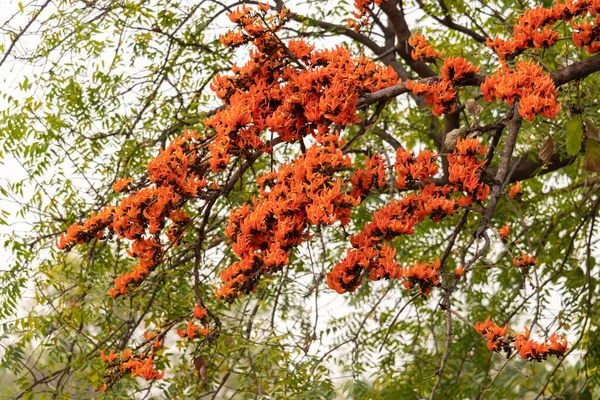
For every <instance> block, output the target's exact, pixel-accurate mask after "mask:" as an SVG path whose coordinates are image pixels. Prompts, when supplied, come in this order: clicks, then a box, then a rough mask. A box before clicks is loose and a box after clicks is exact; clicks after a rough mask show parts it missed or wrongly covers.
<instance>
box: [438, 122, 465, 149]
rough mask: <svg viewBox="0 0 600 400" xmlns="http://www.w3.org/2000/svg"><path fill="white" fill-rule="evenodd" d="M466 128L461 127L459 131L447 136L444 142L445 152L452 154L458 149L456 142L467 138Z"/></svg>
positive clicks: (451, 132)
mask: <svg viewBox="0 0 600 400" xmlns="http://www.w3.org/2000/svg"><path fill="white" fill-rule="evenodd" d="M466 130H467V128H466V127H464V126H463V127H461V128H458V129H453V130H451V131H450V132H448V133H447V134H446V139H445V140H444V150H445V151H447V152H450V151H452V150H454V149H455V148H456V141H457V140H458V138H459V137H464V136H465V131H466Z"/></svg>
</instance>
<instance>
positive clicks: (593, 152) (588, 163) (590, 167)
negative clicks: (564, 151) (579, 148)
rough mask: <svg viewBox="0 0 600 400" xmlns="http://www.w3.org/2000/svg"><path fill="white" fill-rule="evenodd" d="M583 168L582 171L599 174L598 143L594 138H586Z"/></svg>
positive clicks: (599, 153)
mask: <svg viewBox="0 0 600 400" xmlns="http://www.w3.org/2000/svg"><path fill="white" fill-rule="evenodd" d="M583 169H584V171H588V172H596V173H598V174H600V143H598V142H597V141H596V140H594V139H586V141H585V158H584V159H583Z"/></svg>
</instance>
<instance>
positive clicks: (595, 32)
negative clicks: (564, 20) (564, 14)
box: [571, 11, 600, 54]
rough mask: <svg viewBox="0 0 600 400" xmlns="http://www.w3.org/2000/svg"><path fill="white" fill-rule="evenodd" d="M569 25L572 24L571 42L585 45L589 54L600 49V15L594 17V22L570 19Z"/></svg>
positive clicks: (580, 46) (581, 45)
mask: <svg viewBox="0 0 600 400" xmlns="http://www.w3.org/2000/svg"><path fill="white" fill-rule="evenodd" d="M596 12H597V11H596ZM571 25H572V26H573V43H575V45H576V46H577V47H579V48H582V47H583V46H586V50H587V52H588V53H589V54H594V53H597V52H598V50H600V15H599V16H596V17H595V18H594V23H591V22H589V21H586V22H580V23H576V22H575V21H571Z"/></svg>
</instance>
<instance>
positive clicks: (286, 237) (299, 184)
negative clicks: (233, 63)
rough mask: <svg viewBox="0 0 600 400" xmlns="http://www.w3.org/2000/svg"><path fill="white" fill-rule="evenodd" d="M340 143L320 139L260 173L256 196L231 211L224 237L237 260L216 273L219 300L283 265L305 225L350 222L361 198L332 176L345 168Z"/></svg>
mask: <svg viewBox="0 0 600 400" xmlns="http://www.w3.org/2000/svg"><path fill="white" fill-rule="evenodd" d="M341 145H342V142H341V141H339V140H338V136H337V135H334V134H331V135H329V136H326V137H324V138H323V141H322V142H321V143H319V142H317V143H315V144H314V145H313V146H311V147H310V148H309V149H308V150H307V151H306V153H305V154H303V155H301V156H299V157H297V158H296V159H294V160H293V161H292V163H291V164H289V165H288V164H284V165H283V166H281V168H279V169H278V170H275V171H273V172H267V173H265V174H263V175H262V176H261V177H260V178H259V179H258V185H259V186H260V187H261V190H260V196H259V197H255V198H254V200H253V204H252V205H250V204H248V203H246V204H244V205H243V206H242V207H240V208H238V209H236V210H232V211H231V215H230V217H229V225H228V226H227V229H226V230H225V234H226V235H227V237H228V238H229V239H231V240H232V241H233V242H234V243H233V246H232V248H233V251H234V253H235V254H236V255H237V256H238V257H240V261H238V262H236V263H234V264H233V265H231V266H230V267H228V268H227V269H226V270H225V271H223V272H222V273H221V280H222V281H223V285H222V286H221V287H220V288H219V289H217V290H216V294H217V296H218V297H220V298H223V299H226V300H228V301H232V300H233V299H235V298H236V297H238V296H241V295H243V294H246V293H249V292H250V291H252V290H253V289H254V288H255V286H256V284H257V283H258V280H259V279H260V277H261V276H262V275H264V274H266V273H270V272H273V271H277V270H279V269H281V268H282V267H283V266H284V265H287V264H288V263H289V257H290V252H291V250H292V248H294V247H295V246H298V245H299V244H300V243H302V242H303V241H304V240H305V239H306V238H307V237H308V234H307V232H306V229H307V228H308V226H309V225H332V224H334V223H335V222H336V221H340V222H341V223H342V224H343V225H346V224H348V223H349V222H350V219H349V216H350V209H351V207H353V206H356V205H358V203H360V198H359V197H358V198H355V197H352V196H350V195H349V194H347V193H346V192H345V188H346V184H345V179H344V176H339V177H336V174H338V175H339V174H340V173H341V172H343V171H346V170H348V169H349V168H350V158H349V157H348V156H344V155H343V153H342V151H341V150H340V146H341ZM378 180H379V179H378Z"/></svg>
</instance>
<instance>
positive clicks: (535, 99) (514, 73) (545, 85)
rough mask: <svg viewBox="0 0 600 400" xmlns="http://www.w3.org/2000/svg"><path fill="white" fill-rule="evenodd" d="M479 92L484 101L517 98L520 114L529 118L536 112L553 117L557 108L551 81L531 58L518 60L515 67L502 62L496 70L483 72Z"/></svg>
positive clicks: (508, 101)
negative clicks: (486, 74)
mask: <svg viewBox="0 0 600 400" xmlns="http://www.w3.org/2000/svg"><path fill="white" fill-rule="evenodd" d="M481 92H482V94H483V97H484V99H485V100H486V101H493V100H494V99H498V100H500V101H503V102H505V103H508V104H511V105H512V104H513V103H514V102H515V100H517V99H518V100H519V114H521V116H522V117H523V118H525V119H527V120H529V121H532V120H533V118H534V117H535V115H537V114H541V115H543V116H545V117H548V118H554V116H555V115H556V114H557V113H558V111H559V110H560V103H557V102H556V96H557V95H558V93H557V91H556V87H555V86H554V81H552V78H550V75H549V74H546V73H544V72H543V71H542V67H541V66H540V65H539V64H536V63H534V62H532V61H529V62H525V61H519V62H517V66H516V69H512V68H510V67H508V66H506V65H503V66H501V67H500V68H499V70H498V72H497V73H496V74H494V75H492V76H486V78H485V81H484V82H483V83H482V84H481Z"/></svg>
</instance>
